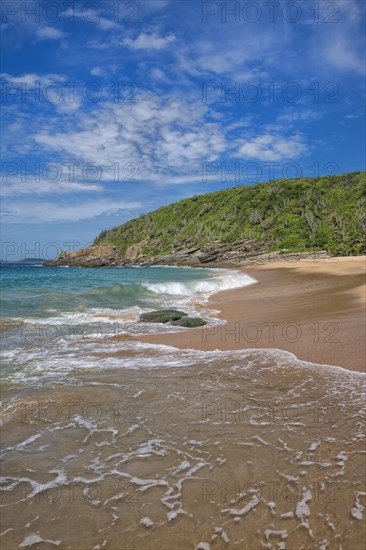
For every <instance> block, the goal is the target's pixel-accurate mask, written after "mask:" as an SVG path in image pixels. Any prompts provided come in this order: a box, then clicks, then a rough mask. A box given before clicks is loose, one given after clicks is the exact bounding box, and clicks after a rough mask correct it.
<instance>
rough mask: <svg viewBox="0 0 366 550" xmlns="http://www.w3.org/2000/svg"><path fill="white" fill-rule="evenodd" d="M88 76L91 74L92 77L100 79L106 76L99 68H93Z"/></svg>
mask: <svg viewBox="0 0 366 550" xmlns="http://www.w3.org/2000/svg"><path fill="white" fill-rule="evenodd" d="M90 74H92V75H93V76H100V77H104V76H106V72H105V70H104V69H102V68H101V67H93V68H92V70H91V71H90Z"/></svg>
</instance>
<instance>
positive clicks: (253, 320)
mask: <svg viewBox="0 0 366 550" xmlns="http://www.w3.org/2000/svg"><path fill="white" fill-rule="evenodd" d="M365 267H366V257H365V256H357V257H346V258H332V259H330V260H326V261H318V262H316V261H314V260H299V261H297V262H296V263H290V262H286V261H283V262H275V263H270V264H266V265H259V266H245V267H243V268H242V271H244V272H245V273H247V274H248V275H250V276H252V277H254V278H255V279H256V280H257V281H258V282H257V283H255V284H253V285H250V286H247V287H244V288H240V289H235V290H228V291H224V292H220V293H218V294H216V295H214V296H213V297H212V299H211V300H210V302H209V306H210V307H212V308H213V309H216V310H219V311H220V313H219V314H218V315H217V316H218V317H219V318H220V319H223V320H225V321H226V322H227V323H226V324H225V325H222V326H217V327H203V328H202V329H191V330H188V331H185V332H184V333H171V334H155V335H148V336H144V337H139V338H138V339H139V340H141V341H144V342H149V343H155V344H166V345H169V346H174V347H177V348H181V349H184V348H190V349H197V350H203V351H208V350H215V349H218V350H237V349H263V348H266V349H271V348H276V349H280V350H285V351H289V352H291V353H293V354H294V355H296V357H297V358H298V359H301V360H303V361H310V362H313V363H321V364H327V365H336V366H340V367H343V368H345V369H349V370H353V371H360V372H365Z"/></svg>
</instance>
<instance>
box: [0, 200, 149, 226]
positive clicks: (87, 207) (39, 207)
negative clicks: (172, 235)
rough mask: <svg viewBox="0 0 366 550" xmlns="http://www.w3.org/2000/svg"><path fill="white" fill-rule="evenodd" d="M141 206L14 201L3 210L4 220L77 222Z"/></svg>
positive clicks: (106, 201)
mask: <svg viewBox="0 0 366 550" xmlns="http://www.w3.org/2000/svg"><path fill="white" fill-rule="evenodd" d="M138 208H141V203H140V202H121V203H118V202H117V201H116V200H107V199H106V200H99V201H85V202H81V203H77V204H60V203H52V202H38V203H32V204H31V206H30V204H29V203H28V202H20V201H19V202H14V203H9V205H8V206H6V208H4V210H3V219H4V222H8V223H12V222H16V223H42V222H65V221H68V222H77V221H81V220H88V219H91V218H95V217H97V216H101V215H104V216H113V215H120V214H122V213H125V212H130V211H134V210H136V209H138Z"/></svg>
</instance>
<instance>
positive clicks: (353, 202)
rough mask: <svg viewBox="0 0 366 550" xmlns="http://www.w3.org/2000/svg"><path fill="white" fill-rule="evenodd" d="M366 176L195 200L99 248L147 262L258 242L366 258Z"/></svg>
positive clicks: (114, 233) (284, 183)
mask: <svg viewBox="0 0 366 550" xmlns="http://www.w3.org/2000/svg"><path fill="white" fill-rule="evenodd" d="M365 197H366V173H365V172H354V173H350V174H343V175H339V176H329V177H322V178H316V179H310V178H309V179H307V178H300V179H289V180H288V179H286V180H277V181H272V182H269V183H259V184H256V185H252V186H237V187H234V188H231V189H226V190H224V191H217V192H214V193H208V194H204V195H199V196H194V197H192V198H189V199H185V200H182V201H180V202H177V203H174V204H171V205H169V206H164V207H162V208H159V209H158V210H155V211H154V212H151V213H149V214H146V215H143V216H140V217H139V218H136V219H133V220H130V221H128V222H127V223H125V224H123V225H120V226H118V227H115V228H113V229H110V230H106V231H102V233H101V234H100V235H99V236H98V237H97V239H96V240H95V242H94V244H98V245H99V244H114V245H117V246H118V247H119V248H120V253H121V255H124V253H125V252H126V250H127V249H128V248H129V247H131V245H139V248H140V249H141V253H142V254H143V255H144V256H146V257H158V256H164V255H169V254H172V253H174V252H175V251H176V250H177V249H179V247H181V246H182V243H185V244H186V245H189V246H195V245H204V244H206V243H209V242H213V241H219V242H221V243H225V244H228V245H230V244H232V243H234V242H236V241H238V240H241V239H246V238H251V239H254V240H256V241H258V242H262V243H263V242H264V243H268V249H271V250H283V249H286V250H288V251H296V252H299V251H305V250H326V251H328V252H329V253H330V254H331V255H357V254H364V253H365V250H366V248H365V233H366V204H365V203H366V199H365Z"/></svg>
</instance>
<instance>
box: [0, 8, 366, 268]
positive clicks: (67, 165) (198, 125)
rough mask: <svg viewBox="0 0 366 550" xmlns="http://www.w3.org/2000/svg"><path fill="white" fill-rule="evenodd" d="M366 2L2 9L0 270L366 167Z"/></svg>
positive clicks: (49, 257)
mask: <svg viewBox="0 0 366 550" xmlns="http://www.w3.org/2000/svg"><path fill="white" fill-rule="evenodd" d="M365 5H366V4H365V3H364V2H363V1H358V0H338V1H334V2H332V1H318V2H317V1H314V0H311V1H309V0H297V1H292V2H287V1H281V0H278V1H275V0H274V1H271V0H267V1H266V0H262V1H250V2H249V1H242V2H208V1H201V0H194V1H189V0H188V1H187V0H135V1H132V2H129V1H113V0H111V1H108V0H106V1H104V0H97V1H84V0H80V1H75V2H74V1H72V0H52V1H51V0H50V1H48V0H38V1H34V0H31V1H30V0H28V1H23V0H22V1H14V0H1V3H0V8H1V22H0V24H1V31H2V58H1V110H2V128H1V130H2V131H1V158H2V161H1V180H2V200H1V208H2V219H3V222H2V250H1V258H2V259H3V260H8V261H12V260H16V259H20V258H26V257H42V258H47V259H51V258H53V257H55V256H57V255H58V253H59V252H60V250H61V249H65V250H75V249H79V248H83V247H85V246H88V245H90V244H91V243H92V242H93V240H94V238H95V237H96V236H97V235H98V233H99V232H100V231H102V230H104V229H109V228H111V227H114V226H116V225H119V224H121V223H123V222H125V221H127V220H129V219H131V218H135V217H138V216H139V215H141V214H144V213H146V212H149V211H151V210H154V209H156V208H158V207H160V206H162V205H166V204H170V203H172V202H175V201H179V200H181V199H182V198H185V197H189V196H193V195H196V194H200V193H207V192H210V191H215V190H218V189H224V188H229V187H233V186H236V185H252V184H254V183H256V182H259V181H268V180H273V179H280V178H284V177H301V176H304V177H317V176H322V175H332V174H338V173H345V172H350V171H358V170H364V169H365V152H364V151H365V141H364V136H365V123H364V120H365V118H364V117H365V112H364V109H365V39H364V36H365Z"/></svg>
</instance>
